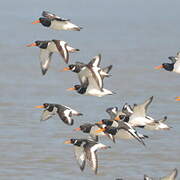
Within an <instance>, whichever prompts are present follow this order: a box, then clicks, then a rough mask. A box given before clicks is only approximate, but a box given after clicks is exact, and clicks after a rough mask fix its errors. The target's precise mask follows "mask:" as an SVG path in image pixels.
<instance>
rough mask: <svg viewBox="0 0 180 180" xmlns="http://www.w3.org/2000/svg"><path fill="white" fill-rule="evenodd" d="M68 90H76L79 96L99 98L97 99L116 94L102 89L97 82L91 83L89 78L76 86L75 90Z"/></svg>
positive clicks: (70, 89)
mask: <svg viewBox="0 0 180 180" xmlns="http://www.w3.org/2000/svg"><path fill="white" fill-rule="evenodd" d="M67 90H69V91H72V90H76V91H77V93H79V94H82V95H89V96H97V97H103V96H106V95H113V94H115V93H114V92H112V91H110V90H108V89H105V88H102V89H100V88H99V87H98V86H97V83H96V82H95V81H90V82H89V80H88V78H86V79H85V80H84V82H83V83H82V84H81V85H75V86H74V87H73V88H68V89H67Z"/></svg>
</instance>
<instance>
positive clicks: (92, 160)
mask: <svg viewBox="0 0 180 180" xmlns="http://www.w3.org/2000/svg"><path fill="white" fill-rule="evenodd" d="M85 151H86V158H87V160H88V163H89V165H90V166H91V168H92V170H93V171H94V173H95V174H97V169H98V159H97V154H96V152H95V151H92V150H91V149H90V148H86V149H85Z"/></svg>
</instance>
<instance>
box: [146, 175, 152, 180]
mask: <svg viewBox="0 0 180 180" xmlns="http://www.w3.org/2000/svg"><path fill="white" fill-rule="evenodd" d="M144 180H153V179H152V178H151V177H149V176H147V175H144Z"/></svg>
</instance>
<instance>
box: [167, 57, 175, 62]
mask: <svg viewBox="0 0 180 180" xmlns="http://www.w3.org/2000/svg"><path fill="white" fill-rule="evenodd" d="M168 59H169V60H171V62H172V63H176V61H177V59H176V58H175V57H174V56H169V57H168Z"/></svg>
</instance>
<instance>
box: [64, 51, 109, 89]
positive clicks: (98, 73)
mask: <svg viewBox="0 0 180 180" xmlns="http://www.w3.org/2000/svg"><path fill="white" fill-rule="evenodd" d="M100 62H101V55H100V54H99V55H97V56H95V57H94V58H93V59H92V60H91V61H90V62H89V63H88V64H85V63H82V62H76V63H75V64H70V65H69V66H68V67H66V68H64V69H63V71H67V70H71V71H72V72H75V73H77V74H78V78H79V81H80V82H81V84H82V83H83V82H84V81H85V79H86V78H88V80H89V81H95V82H96V83H97V85H98V87H99V88H100V89H101V88H102V86H103V79H104V78H105V77H110V76H111V75H110V74H109V71H110V70H111V69H112V65H109V66H107V67H105V68H100V67H99V66H100Z"/></svg>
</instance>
